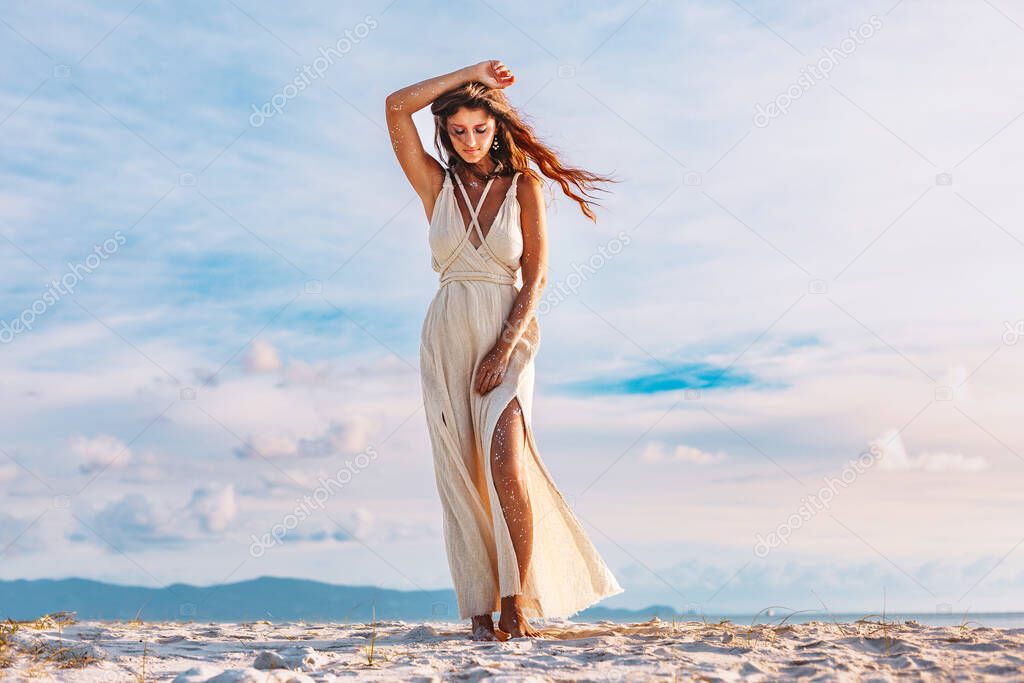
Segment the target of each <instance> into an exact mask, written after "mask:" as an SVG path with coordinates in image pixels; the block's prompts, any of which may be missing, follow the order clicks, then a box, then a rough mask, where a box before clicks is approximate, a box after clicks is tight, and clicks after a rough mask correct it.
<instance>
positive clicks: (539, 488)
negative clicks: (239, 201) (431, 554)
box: [386, 60, 623, 640]
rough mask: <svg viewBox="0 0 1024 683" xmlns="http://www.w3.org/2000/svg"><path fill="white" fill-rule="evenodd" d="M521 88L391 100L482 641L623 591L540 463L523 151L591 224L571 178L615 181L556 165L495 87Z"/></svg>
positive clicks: (412, 94) (543, 261)
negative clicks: (428, 285)
mask: <svg viewBox="0 0 1024 683" xmlns="http://www.w3.org/2000/svg"><path fill="white" fill-rule="evenodd" d="M514 82H515V77H514V76H513V75H512V72H511V71H509V70H508V69H507V68H506V67H505V65H504V64H502V63H501V62H499V61H497V60H491V61H486V62H481V63H480V64H476V65H474V66H469V67H465V68H463V69H460V70H458V71H455V72H452V73H450V74H447V75H444V76H438V77H436V78H431V79H428V80H425V81H422V82H420V83H416V84H414V85H410V86H408V87H406V88H403V89H401V90H398V91H396V92H394V93H392V94H391V95H389V96H388V98H387V103H386V110H387V123H388V130H389V132H390V135H391V142H392V146H393V147H394V150H395V154H396V155H397V156H398V161H399V163H400V164H401V167H402V170H403V171H404V172H405V175H406V177H407V178H408V179H409V182H410V183H412V186H413V188H414V189H415V190H416V193H417V194H418V195H419V196H420V199H421V200H422V201H423V208H424V209H425V211H426V215H427V219H428V221H430V229H429V232H428V242H429V245H430V250H431V254H432V265H433V269H434V270H435V271H436V272H438V273H440V276H441V277H440V286H439V288H438V291H437V294H436V295H435V296H434V299H433V301H432V302H431V303H430V306H429V308H428V310H427V314H426V318H425V320H424V322H423V328H422V334H421V342H420V370H421V380H422V388H423V404H424V407H425V409H426V413H427V426H428V430H429V434H430V442H431V447H432V449H433V454H434V473H435V478H436V482H437V489H438V493H439V494H440V497H441V507H442V512H443V521H444V538H445V546H446V550H447V555H448V563H449V567H450V569H451V574H452V581H453V583H454V587H455V592H456V595H457V598H458V604H459V617H460V618H461V619H465V618H468V617H472V637H473V639H474V640H507V639H508V638H516V637H524V636H525V637H535V636H538V635H540V633H539V631H537V630H536V629H535V628H534V627H533V626H531V625H530V623H529V621H528V620H527V619H528V617H535V618H542V617H568V616H572V615H573V614H575V613H576V612H578V611H579V610H581V609H583V608H585V607H588V606H589V605H591V604H593V603H595V602H597V601H598V600H600V599H602V598H604V597H607V596H609V595H615V594H617V593H621V592H622V591H623V588H622V587H621V586H620V585H619V584H618V582H617V581H616V580H615V577H614V576H613V575H612V573H611V572H610V571H609V569H608V567H607V566H606V565H605V563H604V562H603V560H602V559H601V557H600V556H599V555H598V553H597V551H596V549H595V548H594V546H593V544H592V543H591V542H590V540H589V539H588V538H587V536H586V534H585V532H584V531H583V529H582V527H581V526H580V524H579V522H578V520H577V519H576V517H575V516H574V515H573V513H572V511H571V510H570V509H569V506H568V505H567V504H566V502H565V500H564V498H563V497H562V494H561V493H560V492H559V490H558V489H557V488H556V486H555V484H554V482H553V481H552V479H551V475H550V474H549V473H548V470H547V468H546V467H545V466H544V463H543V462H542V461H541V459H540V455H539V454H538V452H537V446H536V443H535V441H534V437H533V428H532V418H531V409H532V402H533V384H534V356H535V355H536V353H537V348H538V344H539V342H540V336H539V330H538V327H537V318H536V315H535V312H536V309H537V305H538V303H539V300H540V294H541V292H542V291H543V289H544V284H545V277H546V270H547V242H546V239H545V213H544V202H543V199H542V196H541V182H540V176H539V175H538V174H537V173H535V172H534V171H532V170H531V169H530V168H529V161H530V160H531V159H532V160H533V162H534V163H535V164H536V165H537V166H538V168H540V170H541V172H542V173H543V174H544V175H546V176H547V177H549V178H552V179H554V180H555V181H557V182H558V183H559V185H560V186H561V187H562V190H563V191H564V192H565V194H566V195H568V196H569V197H571V198H572V199H574V200H575V201H576V202H578V203H579V205H580V207H581V210H582V211H583V213H584V215H586V216H587V217H589V218H590V219H591V220H595V218H594V214H593V212H592V211H591V209H590V207H589V206H588V203H587V201H586V200H585V199H584V198H583V197H581V196H580V195H578V194H576V193H575V192H574V191H573V190H572V189H571V188H570V186H569V183H572V184H574V185H575V186H576V187H577V188H579V189H580V191H581V192H583V194H586V189H587V188H591V187H592V185H593V184H594V183H595V182H598V181H608V180H609V179H607V178H604V177H602V176H598V175H595V174H593V173H589V172H587V171H584V170H581V169H576V168H567V167H565V166H563V165H562V164H561V163H560V162H559V160H558V158H557V156H556V155H555V154H554V153H553V152H552V151H551V150H550V149H549V148H548V147H546V146H545V145H544V144H542V143H541V142H540V141H539V140H537V138H536V137H535V135H534V134H533V131H532V130H531V128H530V127H529V126H527V125H526V124H524V123H523V121H522V119H521V118H520V116H519V114H518V113H517V112H516V111H515V110H514V109H513V108H512V107H511V106H510V105H509V102H508V100H507V99H506V97H505V94H504V93H503V92H502V89H503V88H506V87H508V86H510V85H512V83H514ZM428 104H429V105H431V107H430V109H431V112H432V113H433V114H434V123H435V136H434V137H435V144H436V146H437V151H438V156H440V157H441V159H442V160H443V161H445V164H446V166H442V165H441V164H440V163H439V162H438V161H437V160H436V159H434V158H433V157H432V156H430V155H429V154H427V152H426V151H425V150H424V149H423V145H422V143H421V142H420V137H419V134H418V133H417V130H416V126H415V124H414V123H413V119H412V115H413V113H414V112H416V111H419V110H420V109H422V108H423V107H425V106H427V105H428ZM456 185H457V186H458V193H459V194H461V199H462V201H461V202H460V199H459V194H456V190H455V186H456ZM467 188H468V189H467ZM587 196H589V195H587ZM520 273H521V275H522V285H521V286H520V287H517V286H516V279H517V278H516V276H517V275H518V274H520ZM499 598H500V599H499ZM498 610H500V611H501V615H500V617H499V619H498V628H497V630H496V629H495V627H494V622H493V621H492V612H495V611H498Z"/></svg>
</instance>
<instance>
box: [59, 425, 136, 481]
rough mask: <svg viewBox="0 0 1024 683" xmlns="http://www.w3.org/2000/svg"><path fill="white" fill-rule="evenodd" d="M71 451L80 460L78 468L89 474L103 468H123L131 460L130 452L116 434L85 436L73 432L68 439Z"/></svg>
mask: <svg viewBox="0 0 1024 683" xmlns="http://www.w3.org/2000/svg"><path fill="white" fill-rule="evenodd" d="M68 446H69V447H70V449H71V452H72V453H73V454H74V455H75V456H77V457H78V458H79V460H81V461H82V462H81V463H80V464H79V466H78V469H79V471H81V472H82V474H91V473H93V472H97V471H99V470H103V469H115V468H123V467H125V466H127V465H128V464H129V463H130V462H131V461H132V452H131V449H129V448H128V447H127V446H126V445H125V444H124V442H123V441H121V440H120V439H118V438H117V437H116V436H109V435H106V434H100V435H99V436H95V437H87V436H84V435H82V434H75V435H73V436H72V437H70V438H69V439H68Z"/></svg>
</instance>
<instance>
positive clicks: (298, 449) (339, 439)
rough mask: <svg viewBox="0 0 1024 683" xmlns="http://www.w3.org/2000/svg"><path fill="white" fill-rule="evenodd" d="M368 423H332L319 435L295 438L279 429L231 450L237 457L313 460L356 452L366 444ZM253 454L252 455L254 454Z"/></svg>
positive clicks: (356, 418) (355, 419)
mask: <svg viewBox="0 0 1024 683" xmlns="http://www.w3.org/2000/svg"><path fill="white" fill-rule="evenodd" d="M371 429H372V422H371V421H370V420H369V419H367V418H364V417H361V416H352V417H349V418H346V419H345V420H344V421H343V422H342V421H334V422H332V423H331V424H330V425H329V426H328V427H327V430H326V431H325V432H324V433H323V434H322V435H320V436H316V437H313V438H296V437H294V436H292V435H291V434H289V433H288V432H284V431H281V430H277V431H268V432H261V433H257V434H254V435H251V436H250V437H249V438H247V439H246V444H245V445H244V446H239V447H238V448H236V449H235V455H237V456H238V457H240V458H249V457H259V456H263V457H266V458H316V457H323V456H330V455H346V454H352V453H356V452H358V451H360V450H362V449H364V448H366V446H368V445H369V440H370V431H371ZM254 451H255V452H254Z"/></svg>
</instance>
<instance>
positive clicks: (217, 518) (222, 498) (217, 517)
mask: <svg viewBox="0 0 1024 683" xmlns="http://www.w3.org/2000/svg"><path fill="white" fill-rule="evenodd" d="M189 508H190V509H191V512H192V515H193V516H194V517H195V518H196V519H197V520H198V521H199V525H200V527H201V528H202V529H203V530H204V531H207V532H221V531H224V529H226V528H227V526H228V524H229V523H230V522H231V521H232V520H233V519H234V518H235V514H236V513H237V512H238V507H237V505H236V504H235V487H234V485H233V484H227V485H225V486H219V485H213V486H206V487H203V488H198V489H196V490H195V491H193V492H192V500H191V501H189Z"/></svg>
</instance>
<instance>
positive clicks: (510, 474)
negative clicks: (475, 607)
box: [491, 398, 540, 638]
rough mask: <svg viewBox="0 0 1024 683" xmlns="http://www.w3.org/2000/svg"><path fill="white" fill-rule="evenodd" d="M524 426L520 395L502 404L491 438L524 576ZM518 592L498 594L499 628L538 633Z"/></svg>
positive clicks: (528, 550) (527, 555)
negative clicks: (506, 403) (505, 404)
mask: <svg viewBox="0 0 1024 683" xmlns="http://www.w3.org/2000/svg"><path fill="white" fill-rule="evenodd" d="M525 455H526V426H525V423H524V418H523V410H522V406H520V405H519V399H518V398H513V399H512V400H511V401H509V403H508V405H507V406H505V410H503V411H502V413H501V417H499V418H498V424H497V426H496V427H495V428H494V437H493V438H492V439H491V477H492V478H493V480H494V488H495V489H496V490H497V492H498V500H499V501H500V503H501V511H502V513H503V514H504V515H505V523H506V525H507V526H508V531H509V535H510V536H511V537H512V547H513V549H514V550H515V553H516V564H517V566H518V567H519V576H520V577H525V576H526V570H527V568H528V567H529V566H530V559H531V557H532V556H533V508H532V507H531V505H530V496H529V491H528V489H527V487H526V467H525ZM520 597H521V596H519V595H508V596H506V595H503V596H501V616H500V617H499V618H498V628H499V629H501V630H502V631H504V632H505V633H508V634H509V635H510V636H511V637H513V638H517V637H521V636H537V635H540V632H539V631H537V630H536V629H535V628H533V627H532V626H530V624H529V622H527V621H526V618H525V617H524V616H523V613H522V609H521V607H520Z"/></svg>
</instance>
